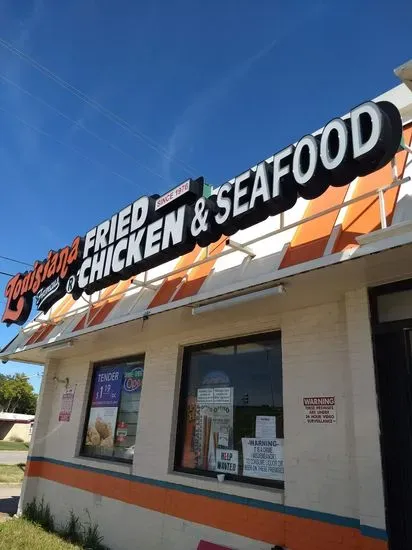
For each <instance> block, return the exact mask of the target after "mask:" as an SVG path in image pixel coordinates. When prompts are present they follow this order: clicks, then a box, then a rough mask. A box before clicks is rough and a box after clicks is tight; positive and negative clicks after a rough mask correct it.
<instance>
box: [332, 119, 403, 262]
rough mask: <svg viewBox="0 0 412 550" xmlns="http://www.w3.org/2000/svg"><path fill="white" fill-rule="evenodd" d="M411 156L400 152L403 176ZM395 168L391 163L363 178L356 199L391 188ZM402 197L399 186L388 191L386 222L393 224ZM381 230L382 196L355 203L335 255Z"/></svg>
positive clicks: (349, 212) (399, 173)
mask: <svg viewBox="0 0 412 550" xmlns="http://www.w3.org/2000/svg"><path fill="white" fill-rule="evenodd" d="M411 136H412V127H408V128H407V129H405V130H404V139H405V143H408V144H409V143H410V142H411ZM407 156H408V153H407V152H406V151H400V152H399V153H397V154H396V157H395V158H396V165H397V168H398V175H399V177H402V176H403V173H404V171H405V166H406V160H407ZM392 179H393V178H392V171H391V165H390V164H387V165H386V166H384V167H383V168H381V170H378V171H377V172H374V173H373V174H369V175H368V176H365V177H363V178H359V180H358V183H357V185H356V189H355V192H354V194H353V198H355V197H359V196H360V195H363V194H364V193H367V192H368V191H372V190H374V189H378V188H379V187H383V186H386V185H389V184H390V183H391V181H392ZM398 194H399V186H398V187H394V188H393V189H389V190H388V191H386V192H385V207H386V214H387V215H386V220H387V224H388V225H390V223H391V221H392V218H393V214H394V211H395V206H396V201H397V198H398ZM379 228H380V212H379V200H378V196H377V195H376V197H370V198H367V199H365V200H361V201H359V202H357V203H355V204H351V205H350V206H348V208H347V211H346V214H345V217H344V220H343V222H342V227H341V231H340V234H339V237H338V238H337V239H336V243H335V246H334V249H333V251H334V252H342V251H343V250H346V249H349V248H353V247H356V246H358V243H357V241H356V237H359V236H360V235H365V234H367V233H370V232H372V231H375V230H377V229H379Z"/></svg>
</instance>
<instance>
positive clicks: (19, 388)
mask: <svg viewBox="0 0 412 550" xmlns="http://www.w3.org/2000/svg"><path fill="white" fill-rule="evenodd" d="M36 404H37V396H36V394H35V393H34V391H33V386H32V385H31V384H30V383H29V381H28V379H27V377H26V375H24V374H15V375H13V376H6V375H0V409H2V410H3V412H12V413H22V414H34V413H35V412H36Z"/></svg>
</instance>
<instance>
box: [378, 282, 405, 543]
mask: <svg viewBox="0 0 412 550" xmlns="http://www.w3.org/2000/svg"><path fill="white" fill-rule="evenodd" d="M405 290H412V279H405V280H402V281H396V282H391V283H387V284H382V285H379V286H375V287H371V288H369V289H368V296H369V312H370V324H371V337H372V350H373V362H374V374H375V388H376V402H377V408H378V419H379V446H380V454H381V466H382V481H383V494H384V507H385V520H386V530H387V533H388V544H389V548H390V547H391V541H390V539H391V536H390V522H389V513H390V511H389V495H388V484H389V480H388V476H387V464H386V454H385V452H384V444H385V441H384V436H383V415H382V405H381V394H382V391H383V389H382V388H380V376H379V372H378V361H377V345H376V339H377V338H378V337H379V336H380V335H383V334H388V333H392V332H403V345H404V353H405V360H406V361H407V365H408V368H409V369H412V350H411V346H410V345H408V341H407V338H408V335H407V333H408V331H411V332H412V317H410V318H405V319H401V320H398V321H384V322H379V311H378V298H379V296H382V295H387V294H396V293H397V292H402V291H405Z"/></svg>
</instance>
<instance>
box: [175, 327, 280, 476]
mask: <svg viewBox="0 0 412 550" xmlns="http://www.w3.org/2000/svg"><path fill="white" fill-rule="evenodd" d="M178 426H179V429H178V434H177V446H176V460H175V469H176V470H178V471H184V472H192V473H198V474H202V475H208V476H213V477H217V476H218V474H224V475H225V479H234V480H239V481H247V482H248V483H259V484H264V485H274V486H283V479H284V468H283V400H282V352H281V341H280V333H275V334H269V335H262V336H258V337H256V336H255V337H251V338H247V339H242V340H237V341H230V342H227V341H226V342H222V343H218V344H212V345H207V346H206V345H205V346H198V347H193V348H187V349H186V350H185V354H184V360H183V372H182V385H181V396H180V407H179V422H178ZM219 478H220V479H222V478H221V477H220V476H219Z"/></svg>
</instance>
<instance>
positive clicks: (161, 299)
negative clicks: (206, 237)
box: [148, 246, 201, 309]
mask: <svg viewBox="0 0 412 550" xmlns="http://www.w3.org/2000/svg"><path fill="white" fill-rule="evenodd" d="M200 251H201V248H200V247H199V246H195V248H194V249H193V250H192V251H191V252H189V253H188V254H185V255H184V256H182V257H181V258H180V259H179V261H178V262H177V264H176V268H175V269H180V268H184V267H189V266H190V265H191V264H192V263H193V262H195V261H196V259H197V257H198V256H199V254H200ZM187 271H188V270H187V269H186V270H184V271H181V272H180V273H176V274H175V275H170V277H167V278H166V279H165V280H164V281H163V283H162V284H161V285H160V288H159V290H158V291H157V292H156V294H155V295H154V297H153V300H152V301H151V302H150V304H149V305H148V309H150V308H153V307H157V306H162V305H163V304H167V303H168V302H169V300H170V299H171V298H172V296H173V294H174V293H175V292H176V289H177V288H178V286H179V285H180V283H181V282H182V280H183V277H185V276H186V275H187Z"/></svg>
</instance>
